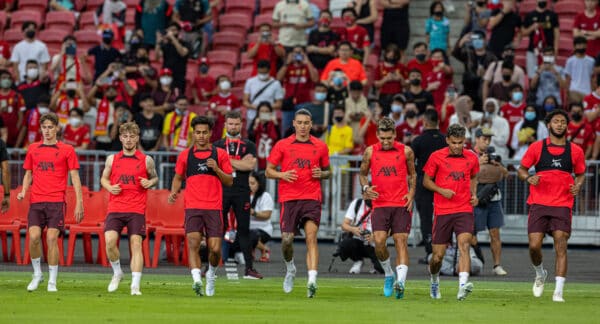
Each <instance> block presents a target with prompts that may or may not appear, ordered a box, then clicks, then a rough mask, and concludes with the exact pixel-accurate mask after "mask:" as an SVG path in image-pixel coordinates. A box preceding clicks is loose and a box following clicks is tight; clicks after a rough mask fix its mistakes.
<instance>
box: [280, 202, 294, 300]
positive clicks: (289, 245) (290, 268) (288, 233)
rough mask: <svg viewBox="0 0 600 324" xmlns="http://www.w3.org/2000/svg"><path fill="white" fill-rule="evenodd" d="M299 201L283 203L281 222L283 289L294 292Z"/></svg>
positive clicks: (286, 291)
mask: <svg viewBox="0 0 600 324" xmlns="http://www.w3.org/2000/svg"><path fill="white" fill-rule="evenodd" d="M297 214H298V210H297V202H295V201H286V202H283V203H282V204H281V212H280V214H279V224H280V226H281V253H282V254H283V261H284V262H285V268H286V272H285V277H284V278H283V291H284V292H285V293H290V292H292V289H294V278H295V277H296V266H295V265H294V231H295V230H296V228H297V225H298V223H297V222H298V219H297V218H298V217H297Z"/></svg>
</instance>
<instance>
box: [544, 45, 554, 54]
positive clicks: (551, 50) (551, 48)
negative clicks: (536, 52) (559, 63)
mask: <svg viewBox="0 0 600 324" xmlns="http://www.w3.org/2000/svg"><path fill="white" fill-rule="evenodd" d="M548 52H552V54H554V47H552V46H546V47H544V49H543V50H542V53H548Z"/></svg>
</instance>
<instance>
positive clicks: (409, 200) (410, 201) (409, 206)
mask: <svg viewBox="0 0 600 324" xmlns="http://www.w3.org/2000/svg"><path fill="white" fill-rule="evenodd" d="M402 199H406V204H404V207H406V210H408V211H409V212H410V211H412V209H413V201H414V200H415V195H414V194H411V193H407V194H406V195H405V196H404V197H402Z"/></svg>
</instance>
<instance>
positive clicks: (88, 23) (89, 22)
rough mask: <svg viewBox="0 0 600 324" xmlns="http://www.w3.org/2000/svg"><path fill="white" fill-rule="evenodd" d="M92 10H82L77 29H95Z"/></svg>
mask: <svg viewBox="0 0 600 324" xmlns="http://www.w3.org/2000/svg"><path fill="white" fill-rule="evenodd" d="M94 15H95V13H94V12H93V11H84V12H82V13H81V15H79V30H83V29H93V30H96V23H95V20H94V19H95V18H94Z"/></svg>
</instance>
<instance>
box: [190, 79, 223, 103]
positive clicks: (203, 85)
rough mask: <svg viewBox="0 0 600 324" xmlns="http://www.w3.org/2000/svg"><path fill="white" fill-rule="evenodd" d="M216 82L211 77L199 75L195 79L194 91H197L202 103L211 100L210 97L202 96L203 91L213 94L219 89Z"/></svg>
mask: <svg viewBox="0 0 600 324" xmlns="http://www.w3.org/2000/svg"><path fill="white" fill-rule="evenodd" d="M215 82H216V80H215V78H213V77H211V76H210V75H205V76H201V75H197V76H196V77H195V78H194V84H193V85H192V86H193V87H194V89H196V92H197V93H198V99H200V100H201V101H206V100H208V99H210V96H207V97H205V96H203V95H202V90H204V91H205V92H207V93H209V92H213V91H214V90H215V88H216V87H217V85H216V83H215Z"/></svg>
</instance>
